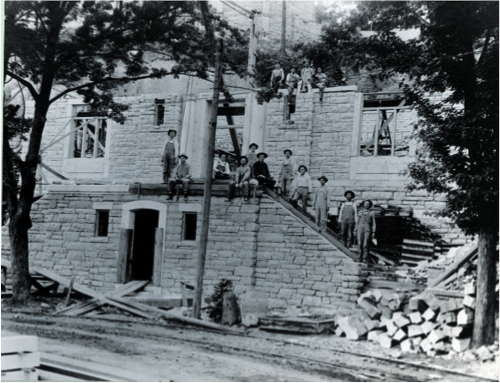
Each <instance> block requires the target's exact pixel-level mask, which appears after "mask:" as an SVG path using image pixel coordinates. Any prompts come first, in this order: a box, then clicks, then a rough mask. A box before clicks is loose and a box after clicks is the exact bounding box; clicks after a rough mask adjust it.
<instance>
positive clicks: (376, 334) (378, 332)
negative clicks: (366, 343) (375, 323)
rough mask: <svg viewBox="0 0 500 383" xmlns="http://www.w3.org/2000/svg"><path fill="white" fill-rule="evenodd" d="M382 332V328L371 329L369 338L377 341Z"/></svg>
mask: <svg viewBox="0 0 500 383" xmlns="http://www.w3.org/2000/svg"><path fill="white" fill-rule="evenodd" d="M382 334H384V331H382V330H371V331H369V332H368V335H367V339H368V340H370V341H376V340H377V338H378V337H379V336H380V335H382Z"/></svg>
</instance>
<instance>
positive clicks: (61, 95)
mask: <svg viewBox="0 0 500 383" xmlns="http://www.w3.org/2000/svg"><path fill="white" fill-rule="evenodd" d="M172 74H174V73H173V72H170V73H166V74H164V75H163V76H170V75H172ZM176 74H178V75H184V74H185V73H176ZM157 76H158V75H157V74H155V73H151V74H148V75H144V76H138V77H105V78H103V79H102V80H100V81H93V82H88V83H86V84H83V85H79V86H75V87H73V88H69V89H66V90H65V91H62V92H61V93H59V94H58V95H57V96H55V97H53V98H52V99H50V100H49V103H50V104H52V103H53V102H55V101H57V100H59V99H60V98H61V97H64V96H65V95H67V94H68V93H71V92H75V91H77V90H80V89H85V88H90V87H93V86H95V85H98V84H103V83H105V82H112V81H124V82H131V81H137V80H143V79H146V78H154V77H157ZM163 76H162V77H163Z"/></svg>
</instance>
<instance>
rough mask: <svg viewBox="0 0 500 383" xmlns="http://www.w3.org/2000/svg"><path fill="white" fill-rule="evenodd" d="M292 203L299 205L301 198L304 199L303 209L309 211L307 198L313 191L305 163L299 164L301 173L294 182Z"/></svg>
mask: <svg viewBox="0 0 500 383" xmlns="http://www.w3.org/2000/svg"><path fill="white" fill-rule="evenodd" d="M291 191H292V193H291V194H292V195H293V198H292V205H293V207H295V208H296V207H297V201H298V200H299V198H300V199H301V200H302V211H303V212H304V214H305V213H307V200H308V199H309V194H310V193H312V181H311V177H310V176H309V174H307V167H306V166H305V165H300V166H299V175H298V176H297V177H295V179H294V180H293V183H292V190H291Z"/></svg>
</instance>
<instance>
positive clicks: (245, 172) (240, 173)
mask: <svg viewBox="0 0 500 383" xmlns="http://www.w3.org/2000/svg"><path fill="white" fill-rule="evenodd" d="M248 181H250V167H249V166H248V158H246V157H245V156H243V157H241V158H240V167H239V168H238V169H236V176H235V181H231V183H230V184H229V192H228V193H227V199H226V202H229V201H231V198H233V196H234V188H235V187H236V188H237V189H239V190H241V188H243V195H244V198H245V201H248V193H249V189H248Z"/></svg>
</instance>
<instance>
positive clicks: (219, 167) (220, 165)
mask: <svg viewBox="0 0 500 383" xmlns="http://www.w3.org/2000/svg"><path fill="white" fill-rule="evenodd" d="M226 159H227V156H226V155H225V154H224V153H220V154H219V158H218V159H217V160H215V161H214V169H213V172H212V178H213V179H214V180H228V179H230V178H231V170H230V169H229V163H228V162H227V161H226Z"/></svg>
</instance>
